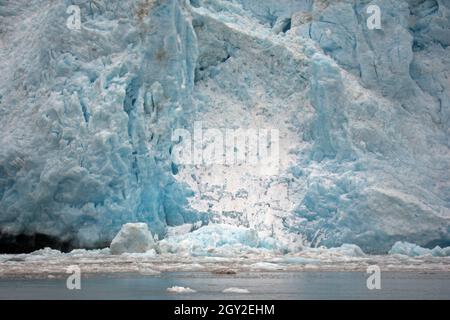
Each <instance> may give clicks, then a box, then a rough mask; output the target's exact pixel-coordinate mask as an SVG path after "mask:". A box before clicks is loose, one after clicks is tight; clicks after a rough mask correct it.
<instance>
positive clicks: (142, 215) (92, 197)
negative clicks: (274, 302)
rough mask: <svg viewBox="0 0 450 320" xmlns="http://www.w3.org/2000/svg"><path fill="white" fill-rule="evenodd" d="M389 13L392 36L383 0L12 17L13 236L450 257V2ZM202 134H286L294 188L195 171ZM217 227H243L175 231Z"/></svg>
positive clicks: (244, 172) (4, 101)
mask: <svg viewBox="0 0 450 320" xmlns="http://www.w3.org/2000/svg"><path fill="white" fill-rule="evenodd" d="M373 2H375V3H376V4H378V5H379V6H380V8H381V13H382V29H381V30H368V29H367V26H366V23H365V21H366V18H367V14H366V11H365V9H366V7H367V5H368V4H369V3H370V1H368V0H367V1H366V0H361V1H356V2H355V1H353V0H338V1H324V0H320V1H319V0H317V1H309V0H304V1H302V0H298V1H289V0H283V1H281V0H267V1H259V0H234V1H226V0H208V1H204V0H192V1H184V0H154V1H153V0H127V1H124V0H109V1H102V0H100V1H95V2H94V1H87V0H86V1H85V0H77V1H68V0H67V1H46V0H31V1H24V0H15V1H7V2H5V1H3V2H0V25H1V26H2V32H1V33H0V69H1V70H2V77H1V78H0V126H1V128H2V135H1V136H0V232H1V233H2V234H9V235H33V234H45V235H48V236H52V237H55V238H57V239H59V240H60V241H71V242H72V244H73V245H75V246H80V247H101V246H107V245H109V243H110V241H111V240H112V239H113V237H114V236H115V235H116V234H117V232H118V231H119V230H120V228H121V226H122V225H123V224H125V223H128V222H146V223H147V224H148V226H149V227H150V229H151V231H152V232H153V233H154V234H156V235H158V236H159V238H160V239H161V238H163V237H165V236H166V234H170V235H171V236H172V235H176V234H178V236H180V237H184V238H183V241H186V246H187V247H186V248H185V250H186V251H191V252H201V253H204V252H205V251H207V250H208V249H213V248H214V246H219V247H220V246H234V247H239V246H241V247H242V246H245V247H249V248H254V249H256V250H259V251H261V249H262V248H265V249H266V250H267V249H270V250H273V249H275V251H280V250H281V251H285V252H287V251H289V250H291V249H292V246H295V247H297V249H299V248H302V247H303V245H304V246H306V247H307V246H311V247H320V246H327V247H340V246H341V245H343V244H345V243H351V244H355V245H357V246H359V247H360V248H361V249H362V250H363V251H364V252H366V253H371V252H377V253H387V252H388V250H389V249H390V248H391V247H392V245H394V243H395V242H397V241H408V242H411V243H417V245H419V246H422V247H429V248H432V247H435V246H436V245H440V246H441V247H444V246H447V245H448V243H449V242H450V151H449V148H450V82H449V80H448V79H450V48H449V45H450V32H449V28H450V19H449V13H450V5H449V4H448V2H447V1H445V0H426V1H416V0H399V1H389V0H377V1H373ZM71 4H75V5H78V6H79V7H80V9H81V29H80V30H71V29H69V28H67V26H66V20H67V18H68V14H67V13H66V9H67V7H68V6H69V5H71ZM194 121H202V123H203V124H204V126H205V127H206V128H232V129H233V128H251V129H255V128H266V129H270V128H276V129H278V130H280V170H279V174H278V175H273V176H270V175H269V176H268V175H266V174H261V172H258V171H257V170H256V171H255V170H252V168H248V167H246V166H228V167H227V166H177V165H175V164H174V163H172V160H171V151H172V149H173V146H174V143H173V142H172V141H171V133H172V130H173V129H176V128H186V129H192V126H193V123H194ZM206 146H207V145H204V147H206ZM199 221H200V223H203V224H207V223H216V224H227V225H230V226H231V227H230V228H224V229H223V230H219V229H217V227H216V226H214V225H213V226H211V227H210V229H203V230H202V229H199V230H197V231H194V232H193V233H192V234H186V233H185V232H186V230H185V229H183V228H180V229H168V227H176V226H181V225H186V224H194V223H197V222H199ZM233 226H234V227H235V229H232V227H233ZM193 229H196V228H193ZM168 230H169V232H168ZM233 230H235V231H233ZM249 230H253V231H249ZM213 234H214V237H213V236H212V235H213ZM255 235H257V237H256V236H255ZM228 237H229V238H228ZM170 238H176V237H170ZM170 238H169V239H170ZM180 240H181V238H180ZM166 245H167V248H168V250H169V251H170V250H175V249H171V248H174V247H176V246H177V244H176V243H175V242H172V241H171V240H167V242H166ZM344 249H345V250H350V251H351V252H353V253H358V250H356V249H355V248H353V247H348V246H347V247H344ZM317 250H319V249H317ZM175 251H179V250H178V249H176V250H175Z"/></svg>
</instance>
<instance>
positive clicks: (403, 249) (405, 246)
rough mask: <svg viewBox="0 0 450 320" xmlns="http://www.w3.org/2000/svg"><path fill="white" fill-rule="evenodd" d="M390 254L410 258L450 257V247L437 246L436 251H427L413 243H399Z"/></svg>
mask: <svg viewBox="0 0 450 320" xmlns="http://www.w3.org/2000/svg"><path fill="white" fill-rule="evenodd" d="M389 254H402V255H406V256H410V257H417V256H425V255H432V256H435V257H449V256H450V247H447V248H441V247H439V246H437V247H435V248H434V249H426V248H422V247H420V246H418V245H416V244H413V243H408V242H400V241H399V242H396V243H395V244H394V245H393V246H392V249H391V250H390V251H389Z"/></svg>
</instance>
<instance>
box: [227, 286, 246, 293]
mask: <svg viewBox="0 0 450 320" xmlns="http://www.w3.org/2000/svg"><path fill="white" fill-rule="evenodd" d="M222 292H223V293H240V294H246V293H250V290H248V289H242V288H235V287H231V288H227V289H224V290H223V291H222Z"/></svg>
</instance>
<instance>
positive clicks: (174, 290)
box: [167, 286, 196, 294]
mask: <svg viewBox="0 0 450 320" xmlns="http://www.w3.org/2000/svg"><path fill="white" fill-rule="evenodd" d="M167 292H170V293H176V294H180V293H195V292H196V291H195V290H194V289H191V288H185V287H177V286H175V287H170V288H167Z"/></svg>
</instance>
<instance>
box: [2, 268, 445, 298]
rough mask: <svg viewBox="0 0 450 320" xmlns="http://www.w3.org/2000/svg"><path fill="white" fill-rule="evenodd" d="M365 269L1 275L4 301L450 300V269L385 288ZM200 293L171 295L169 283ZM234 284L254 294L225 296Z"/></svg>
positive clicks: (395, 280)
mask: <svg viewBox="0 0 450 320" xmlns="http://www.w3.org/2000/svg"><path fill="white" fill-rule="evenodd" d="M367 276H368V275H367V274H365V273H361V272H297V273H252V274H238V275H232V276H227V275H214V274H210V273H166V274H161V275H159V276H142V275H132V274H122V275H102V276H91V277H88V278H82V281H81V286H82V288H81V290H74V291H70V290H68V289H66V280H65V279H45V280H42V279H41V280H35V279H34V280H25V279H21V280H13V279H0V299H199V300H204V299H206V300H207V299H269V300H270V299H450V273H411V272H403V273H397V272H385V273H383V274H382V279H381V285H382V289H381V290H375V291H370V290H368V289H367V287H366V278H367ZM172 286H181V287H189V288H192V289H194V290H196V291H197V293H189V294H170V293H168V292H167V291H166V289H167V288H168V287H172ZM229 287H238V288H245V289H248V290H250V292H251V293H250V294H224V293H222V290H224V289H226V288H229Z"/></svg>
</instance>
